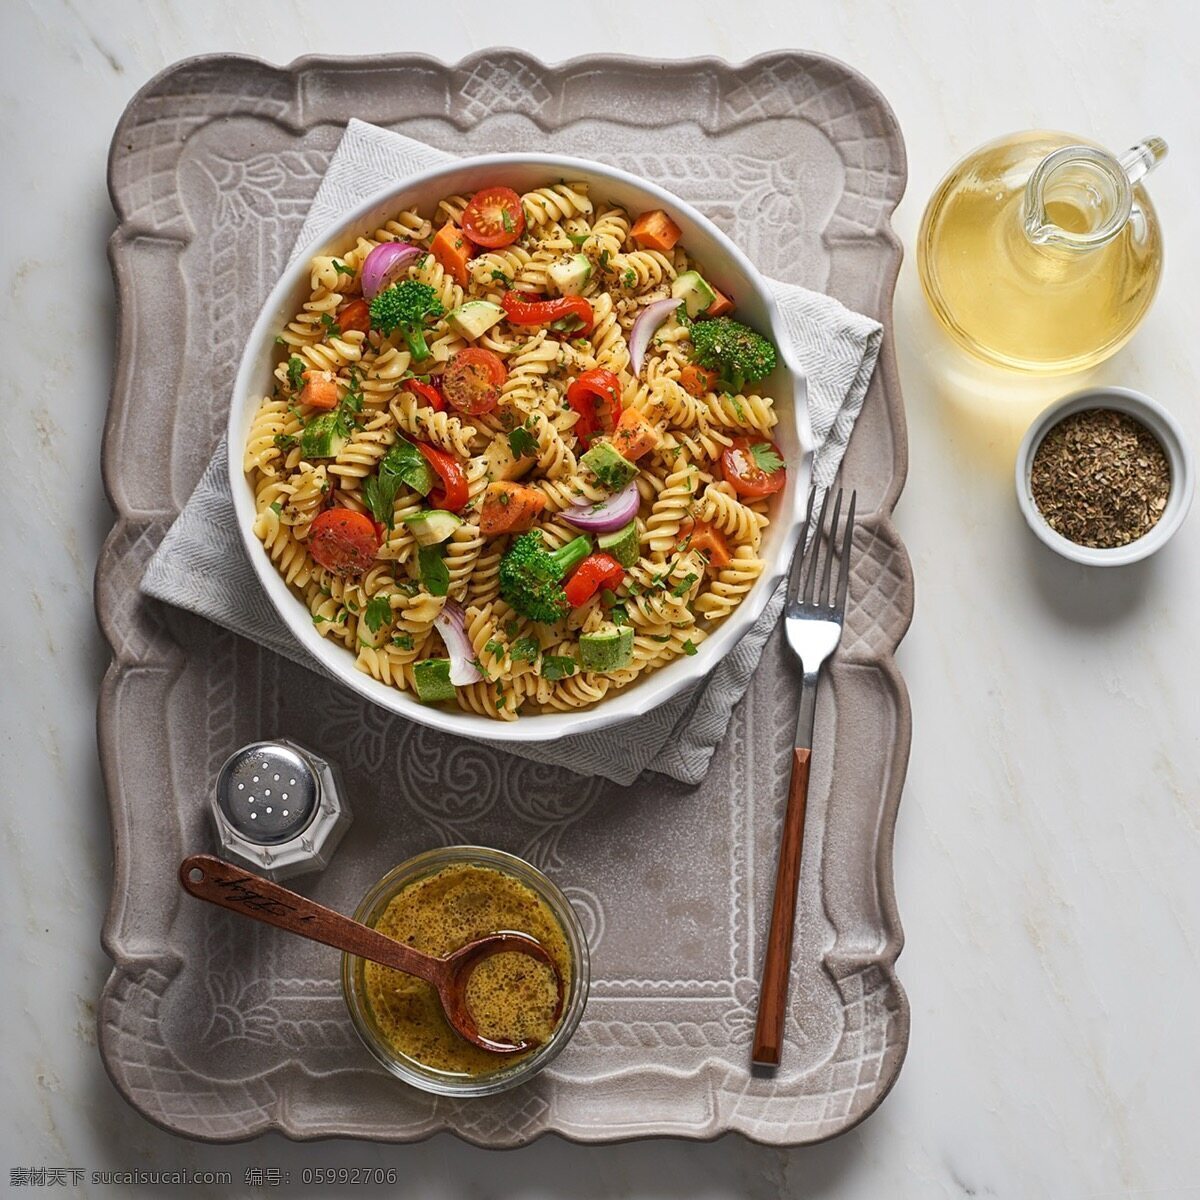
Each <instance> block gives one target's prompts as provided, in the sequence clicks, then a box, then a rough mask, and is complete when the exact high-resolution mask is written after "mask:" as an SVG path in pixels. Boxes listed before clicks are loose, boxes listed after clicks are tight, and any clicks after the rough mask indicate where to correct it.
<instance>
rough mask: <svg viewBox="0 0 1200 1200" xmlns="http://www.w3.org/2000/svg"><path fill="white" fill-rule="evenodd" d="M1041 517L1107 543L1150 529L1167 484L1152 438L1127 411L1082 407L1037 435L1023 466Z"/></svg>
mask: <svg viewBox="0 0 1200 1200" xmlns="http://www.w3.org/2000/svg"><path fill="white" fill-rule="evenodd" d="M1030 485H1031V489H1032V492H1033V501H1034V503H1035V504H1036V505H1037V507H1038V510H1039V511H1040V512H1041V514H1042V516H1043V517H1045V518H1046V522H1047V524H1049V526H1050V528H1051V529H1053V530H1055V531H1056V532H1057V533H1060V534H1062V536H1063V537H1065V538H1067V539H1069V540H1070V541H1072V542H1075V543H1076V545H1079V546H1092V547H1095V548H1098V549H1111V548H1112V547H1114V546H1125V545H1128V544H1129V543H1130V542H1133V541H1136V540H1137V539H1138V538H1140V537H1142V536H1143V535H1145V534H1147V533H1149V532H1150V530H1151V529H1153V528H1154V526H1155V525H1156V524H1158V520H1159V518H1160V517H1161V516H1162V514H1163V509H1164V508H1166V505H1167V496H1168V495H1169V494H1170V491H1171V465H1170V463H1169V462H1168V461H1167V456H1166V454H1164V453H1163V448H1162V446H1161V445H1160V444H1159V441H1158V439H1157V438H1156V437H1155V436H1154V434H1153V433H1151V432H1150V430H1149V429H1147V428H1146V426H1145V425H1143V424H1142V423H1141V422H1140V421H1138V420H1135V419H1134V418H1133V417H1131V416H1130V415H1129V414H1128V413H1123V412H1118V411H1116V410H1115V409H1111V408H1089V409H1085V410H1083V411H1082V412H1077V413H1072V414H1071V415H1070V416H1068V417H1064V418H1063V419H1062V420H1061V421H1059V422H1058V424H1057V425H1054V426H1052V427H1051V429H1050V430H1049V432H1048V433H1047V434H1046V436H1045V437H1044V438H1042V442H1041V445H1040V446H1038V448H1037V453H1036V454H1035V455H1034V456H1033V468H1032V471H1031V474H1030Z"/></svg>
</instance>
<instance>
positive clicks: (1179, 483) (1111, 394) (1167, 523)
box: [1016, 387, 1196, 567]
mask: <svg viewBox="0 0 1200 1200" xmlns="http://www.w3.org/2000/svg"><path fill="white" fill-rule="evenodd" d="M1088 408H1111V409H1115V410H1116V411H1117V412H1123V413H1128V414H1129V415H1130V416H1131V417H1133V418H1134V419H1135V420H1137V421H1140V422H1141V423H1142V424H1143V425H1145V426H1146V428H1147V429H1149V430H1150V432H1151V433H1152V434H1154V436H1155V437H1156V438H1157V439H1158V441H1159V444H1160V445H1161V446H1162V448H1163V452H1164V453H1165V454H1166V456H1167V461H1168V462H1169V463H1170V465H1171V491H1170V493H1169V495H1168V496H1167V506H1166V508H1165V509H1163V514H1162V516H1161V517H1159V519H1158V522H1157V523H1156V524H1155V526H1154V528H1153V529H1151V530H1150V532H1149V533H1146V534H1144V535H1143V536H1142V537H1140V538H1137V539H1136V540H1134V541H1132V542H1129V543H1128V544H1127V545H1125V546H1113V547H1110V548H1108V549H1101V548H1098V547H1095V546H1080V545H1078V544H1077V543H1076V542H1073V541H1071V540H1070V538H1065V537H1063V535H1062V534H1061V533H1059V532H1057V531H1056V530H1055V529H1052V528H1051V526H1050V524H1049V522H1047V520H1046V518H1045V517H1043V516H1042V514H1041V512H1040V511H1039V510H1038V506H1037V504H1035V503H1034V499H1033V488H1032V486H1031V484H1030V476H1031V474H1032V471H1033V459H1034V456H1035V455H1036V454H1037V451H1038V447H1039V446H1040V445H1041V444H1042V439H1043V438H1044V437H1045V436H1046V434H1047V433H1049V432H1050V430H1051V429H1052V428H1053V427H1054V426H1055V425H1057V424H1058V422H1059V421H1061V420H1062V419H1063V418H1064V417H1069V416H1070V415H1071V414H1072V413H1077V412H1082V411H1083V410H1084V409H1088ZM1195 477H1196V465H1195V460H1194V458H1193V457H1192V451H1191V448H1190V447H1189V446H1188V444H1187V442H1186V441H1185V440H1184V436H1183V430H1182V429H1180V428H1179V425H1178V423H1177V422H1176V420H1175V418H1174V417H1172V416H1171V414H1170V413H1169V412H1167V410H1166V409H1165V408H1163V406H1162V405H1161V404H1158V403H1156V402H1155V401H1153V400H1151V399H1150V397H1149V396H1144V395H1142V393H1141V392H1135V391H1133V390H1132V389H1131V388H1123V387H1096V388H1085V389H1084V390H1083V391H1081V392H1072V393H1071V395H1069V396H1064V397H1063V398H1062V399H1061V400H1058V401H1056V402H1055V403H1054V404H1052V405H1050V407H1049V408H1047V409H1046V410H1045V411H1044V412H1043V413H1041V414H1040V415H1039V416H1038V418H1037V419H1036V420H1035V421H1034V422H1033V424H1032V425H1031V426H1030V427H1029V429H1028V431H1027V432H1026V434H1025V437H1024V438H1023V439H1022V441H1021V448H1020V449H1019V450H1018V451H1017V469H1016V484H1017V503H1018V504H1019V505H1020V506H1021V511H1022V512H1023V513H1024V514H1025V520H1026V521H1027V522H1028V523H1029V528H1030V529H1032V530H1033V532H1034V533H1036V534H1037V536H1038V537H1039V538H1041V540H1042V541H1043V542H1045V543H1046V545H1047V546H1049V547H1050V549H1051V550H1054V551H1056V552H1057V553H1059V554H1061V555H1062V556H1063V557H1064V558H1069V559H1071V561H1072V562H1077V563H1083V564H1085V565H1086V566H1089V567H1120V566H1124V565H1125V564H1127V563H1133V562H1137V561H1138V560H1139V559H1142V558H1145V557H1146V556H1147V555H1150V554H1153V553H1154V552H1155V551H1156V550H1158V549H1159V548H1160V547H1161V546H1163V545H1165V544H1166V543H1167V541H1169V540H1170V538H1171V535H1172V534H1174V532H1175V530H1177V529H1178V528H1179V526H1180V525H1182V524H1183V518H1184V517H1186V516H1187V512H1188V508H1189V507H1190V506H1191V503H1192V492H1193V490H1194V488H1195Z"/></svg>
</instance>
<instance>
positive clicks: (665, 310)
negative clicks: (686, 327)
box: [629, 300, 683, 376]
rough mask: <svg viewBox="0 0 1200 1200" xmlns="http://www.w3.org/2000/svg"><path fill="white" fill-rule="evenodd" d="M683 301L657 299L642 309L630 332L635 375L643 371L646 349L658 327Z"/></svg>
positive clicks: (631, 358) (631, 362) (630, 352)
mask: <svg viewBox="0 0 1200 1200" xmlns="http://www.w3.org/2000/svg"><path fill="white" fill-rule="evenodd" d="M682 303H683V301H682V300H655V302H654V303H653V304H647V305H646V307H645V308H643V309H642V311H641V314H640V315H639V316H638V319H637V320H636V321H634V323H633V329H632V330H631V331H630V334H629V362H630V365H631V366H632V367H633V373H634V375H635V376H637V375H640V374H641V373H642V364H643V363H645V361H646V350H647V349H648V348H649V346H650V339H651V338H652V337H653V336H654V335H655V334H656V333H657V332H658V327H659V326H660V325H661V324H662V323H663V322H664V321H665V320H666V319H667V318H668V317H669V316H670V315H671V314H672V313H673V312H674V311H675V310H676V309H677V308H678V307H679V306H680V305H681V304H682Z"/></svg>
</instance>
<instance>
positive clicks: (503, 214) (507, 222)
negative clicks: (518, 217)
mask: <svg viewBox="0 0 1200 1200" xmlns="http://www.w3.org/2000/svg"><path fill="white" fill-rule="evenodd" d="M500 223H501V224H502V225H503V226H504V232H505V233H512V231H513V219H512V216H511V215H510V214H509V211H508V209H507V208H505V207H501V209H500Z"/></svg>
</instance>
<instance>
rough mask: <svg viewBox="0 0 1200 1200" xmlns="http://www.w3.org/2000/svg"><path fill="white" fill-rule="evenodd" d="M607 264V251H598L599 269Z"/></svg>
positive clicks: (602, 268)
mask: <svg viewBox="0 0 1200 1200" xmlns="http://www.w3.org/2000/svg"><path fill="white" fill-rule="evenodd" d="M607 266H608V251H607V250H601V251H600V270H602V271H603V270H604V269H605V268H606V267H607Z"/></svg>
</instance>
